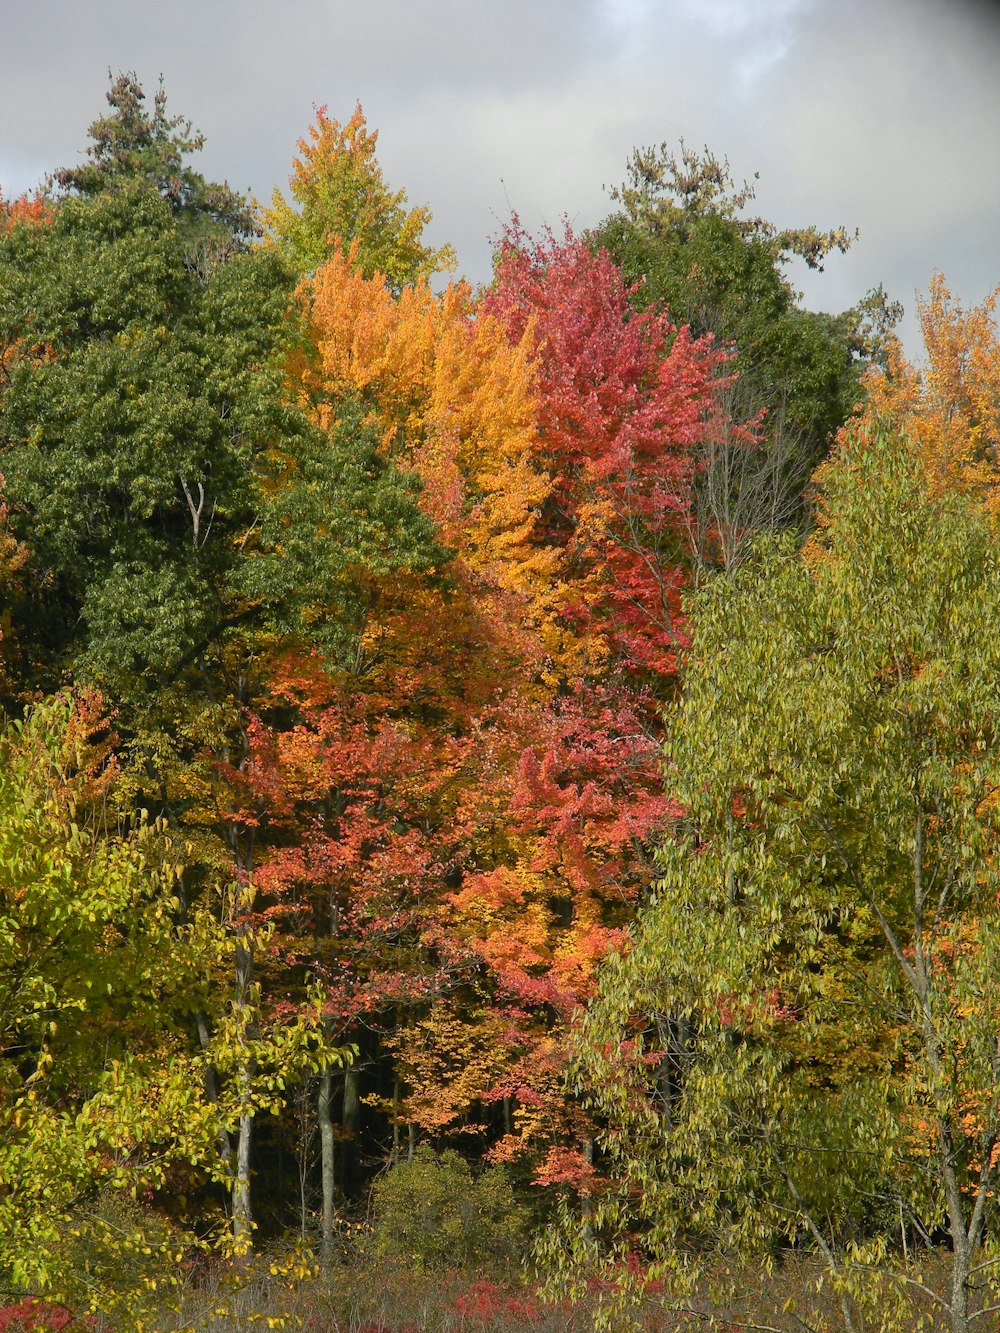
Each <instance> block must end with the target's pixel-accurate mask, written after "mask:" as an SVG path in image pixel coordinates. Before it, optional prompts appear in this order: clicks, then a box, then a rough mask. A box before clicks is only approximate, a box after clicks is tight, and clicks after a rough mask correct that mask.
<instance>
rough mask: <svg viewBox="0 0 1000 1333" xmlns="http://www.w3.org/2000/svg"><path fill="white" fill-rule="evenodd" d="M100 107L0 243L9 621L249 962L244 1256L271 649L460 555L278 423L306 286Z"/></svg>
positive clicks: (410, 504)
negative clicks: (101, 717)
mask: <svg viewBox="0 0 1000 1333" xmlns="http://www.w3.org/2000/svg"><path fill="white" fill-rule="evenodd" d="M109 100H110V101H111V104H112V109H113V114H112V115H111V116H110V117H107V118H105V119H104V120H101V121H98V122H96V123H95V125H94V126H93V127H92V134H93V136H94V140H95V144H94V147H93V149H92V150H91V157H92V159H93V161H92V163H91V164H90V165H89V166H88V167H87V168H82V169H81V172H82V173H83V174H74V173H62V177H61V179H63V184H64V189H65V194H64V196H63V197H62V198H61V199H60V201H59V202H58V206H57V207H56V208H55V210H54V216H53V218H52V220H51V222H50V223H49V224H47V225H44V226H35V225H32V224H31V223H30V221H16V222H15V224H14V225H13V226H12V227H10V228H9V229H8V230H6V231H5V232H4V233H3V235H2V236H0V330H2V338H3V342H4V344H5V345H11V346H13V345H16V346H17V348H18V355H17V357H16V358H10V359H9V361H8V363H7V365H6V367H5V369H4V380H3V383H2V385H0V466H2V469H3V471H4V474H5V478H6V495H7V502H8V505H9V510H10V529H11V533H12V535H13V536H14V537H15V538H18V537H21V538H23V543H24V546H25V548H26V550H27V553H28V564H27V565H26V566H25V570H26V573H25V577H30V578H33V579H34V581H35V586H36V587H37V589H38V597H37V599H36V600H35V602H34V603H33V604H32V605H31V606H30V607H28V606H26V604H25V603H24V601H23V599H16V598H14V597H13V594H12V596H11V603H10V607H9V609H10V611H11V614H12V615H13V616H14V621H15V623H14V629H15V631H18V633H19V643H20V645H21V646H22V648H23V649H24V651H25V652H27V651H28V650H29V648H30V651H31V655H32V657H33V658H34V660H35V662H36V663H37V671H36V674H35V677H34V679H32V680H31V681H30V682H28V683H29V684H30V685H33V686H36V687H37V686H41V687H42V688H43V689H45V688H51V687H52V686H53V685H54V684H56V683H58V682H59V681H60V680H61V679H62V678H63V676H64V675H66V674H71V675H72V676H73V677H74V678H75V679H77V680H80V681H85V682H87V683H89V684H92V685H96V686H98V687H99V688H101V689H102V690H103V691H104V692H105V693H106V694H107V695H108V697H110V698H112V699H113V700H114V701H115V703H116V704H117V705H118V709H119V724H120V726H121V729H122V731H123V733H124V737H125V742H126V749H127V752H128V764H127V768H128V772H127V773H126V775H125V778H124V779H123V783H122V784H121V785H120V788H119V791H120V799H121V800H122V801H126V800H127V798H128V796H129V795H131V798H132V800H133V802H134V804H135V806H137V807H138V806H145V807H146V808H149V809H151V810H154V811H156V812H157V813H158V814H160V815H162V816H163V817H164V818H165V819H166V820H167V821H168V823H169V825H170V828H171V830H172V831H173V834H174V836H175V837H176V838H177V839H178V840H180V841H184V840H187V841H190V842H191V843H192V845H193V847H194V851H193V853H192V854H191V855H190V856H189V857H187V858H186V859H187V860H189V861H190V862H192V865H191V867H190V870H189V872H188V873H187V874H186V875H185V877H184V881H183V883H182V885H181V887H182V888H183V896H184V899H185V902H187V903H190V904H195V903H196V902H197V901H198V900H199V897H204V898H205V900H208V901H212V902H213V903H214V907H215V913H216V917H217V919H218V920H219V921H220V922H221V923H224V924H225V925H226V926H227V928H228V930H229V933H230V937H231V938H232V940H233V941H234V951H233V955H232V961H233V964H234V969H235V970H234V974H233V977H232V979H231V991H230V994H231V999H232V1005H233V1009H232V1015H231V1020H230V1019H226V1020H225V1022H224V1021H223V1019H222V1017H221V1016H220V1017H219V1025H218V1031H217V1032H216V1037H215V1038H213V1036H212V1023H211V1022H210V1021H209V1020H210V1019H211V1014H210V1013H209V1012H207V1011H204V1012H202V1011H199V1013H198V1015H197V1016H196V1019H197V1027H198V1031H199V1035H200V1037H201V1039H202V1042H203V1044H204V1047H205V1051H206V1053H208V1054H211V1053H213V1052H214V1053H215V1054H217V1055H218V1057H219V1061H218V1062H217V1064H216V1066H215V1067H214V1070H213V1074H212V1078H213V1079H215V1081H216V1083H217V1087H216V1093H215V1095H218V1096H219V1097H224V1096H225V1092H226V1086H227V1085H234V1086H236V1087H238V1088H239V1089H241V1090H242V1091H241V1092H240V1094H239V1097H240V1100H241V1106H242V1110H241V1112H240V1114H239V1116H238V1121H239V1128H238V1132H237V1135H236V1142H237V1146H236V1151H235V1153H234V1154H233V1159H232V1174H233V1177H234V1181H235V1184H234V1210H233V1216H234V1224H235V1229H236V1231H237V1233H238V1238H240V1239H241V1240H242V1242H246V1241H247V1240H248V1238H249V1226H250V1222H249V1196H248V1188H249V1186H248V1180H249V1169H250V1168H249V1150H250V1140H251V1128H252V1124H253V1118H254V1115H255V1113H256V1109H257V1106H258V1099H257V1095H256V1092H255V1087H256V1086H257V1083H258V1081H259V1080H258V1078H257V1072H255V1071H256V1070H257V1069H258V1068H259V1071H260V1072H261V1074H262V1075H263V1073H264V1072H266V1069H267V1064H268V1060H269V1058H270V1057H269V1056H267V1054H266V1052H267V1050H268V1049H269V1047H270V1046H273V1045H274V1044H275V1043H279V1044H280V1042H281V1041H282V1040H283V1039H284V1038H283V1035H282V1028H281V1025H276V1026H275V1025H272V1026H271V1029H270V1031H266V1030H265V1028H266V1026H267V1025H266V1023H265V1024H263V1026H261V1023H262V1019H261V1015H263V1014H264V1013H265V1012H266V1005H264V1003H263V1000H262V997H261V993H260V988H259V985H258V979H257V978H256V976H255V962H256V959H257V951H258V942H259V940H260V938H261V937H260V935H259V932H257V931H256V930H255V928H254V924H253V916H252V903H253V886H252V871H253V868H254V854H255V843H256V839H257V824H258V819H257V817H256V814H255V812H253V811H251V810H245V809H243V808H242V807H241V800H240V796H239V794H238V788H239V785H240V781H241V773H242V770H243V768H244V766H245V764H246V762H247V757H248V753H249V746H248V742H247V722H248V709H249V706H250V704H251V702H252V701H253V699H254V698H255V695H256V693H257V692H258V691H259V690H260V689H261V685H262V680H263V677H264V675H265V674H266V672H265V668H266V664H267V662H268V660H269V657H270V656H271V655H273V654H274V653H275V652H277V651H279V650H280V649H281V647H282V646H287V645H289V644H290V643H294V644H296V645H298V646H305V647H306V648H309V647H316V648H319V649H321V650H322V651H324V652H326V653H327V654H330V655H333V654H336V653H338V652H341V653H344V652H346V650H347V648H349V647H350V646H351V643H352V635H353V636H354V638H356V636H357V634H358V633H359V632H360V630H361V628H363V622H364V615H365V610H366V604H367V599H368V596H369V592H368V588H367V586H366V580H367V579H370V578H371V577H372V576H373V575H374V574H382V575H384V574H387V573H390V572H392V571H398V570H408V569H421V570H424V569H429V568H432V567H433V566H435V565H436V564H437V563H439V562H442V561H444V560H445V559H446V552H444V551H443V550H442V549H441V547H440V546H438V545H437V544H436V543H435V542H434V540H433V527H432V524H431V522H430V520H429V519H427V518H426V517H424V516H423V515H422V514H421V513H420V511H419V509H418V508H417V505H416V484H415V482H414V480H413V478H411V477H407V476H404V475H402V474H401V473H399V472H398V471H397V470H396V469H395V467H394V466H393V465H392V463H391V461H389V460H388V459H386V458H385V457H384V456H383V455H382V454H381V453H380V452H379V450H378V449H377V447H376V440H375V436H374V434H373V432H372V431H371V429H370V428H368V427H367V426H365V425H364V424H363V423H362V421H361V419H360V416H359V414H358V412H357V411H356V410H355V409H354V408H353V407H352V406H351V404H349V403H343V404H340V405H338V412H337V413H336V414H331V417H332V425H331V428H330V430H329V431H324V430H321V429H319V427H318V426H316V425H315V424H314V423H313V422H312V421H311V420H310V419H309V418H308V417H307V416H306V415H305V414H304V413H303V412H302V411H301V410H300V409H299V407H298V406H296V405H295V404H294V403H292V402H290V401H289V399H290V395H289V394H288V393H287V392H286V384H285V377H286V364H287V358H288V354H289V348H290V344H291V343H292V342H293V340H294V337H295V326H294V324H293V322H292V316H291V314H290V293H291V287H292V283H293V281H294V276H293V275H292V274H291V273H290V272H289V270H288V269H287V268H286V266H285V263H284V261H283V260H282V258H281V257H280V255H279V254H278V253H277V252H276V251H275V250H274V249H264V248H257V249H249V248H248V247H247V245H246V244H245V241H246V232H245V229H244V230H243V231H241V230H240V229H239V228H240V226H241V225H242V224H240V223H239V221H238V218H237V219H236V220H234V218H233V217H232V216H230V215H229V213H228V212H227V210H226V209H224V208H222V207H221V206H219V205H218V198H219V190H220V189H222V188H223V187H214V186H211V185H209V184H207V183H206V182H204V181H203V179H202V178H201V177H200V176H199V175H198V174H197V173H195V172H193V171H191V170H190V169H189V168H187V167H186V166H183V165H178V163H183V159H184V158H185V156H186V155H187V154H188V153H189V152H190V151H192V150H193V149H194V148H196V147H198V146H199V143H200V141H199V140H198V139H197V138H195V139H192V138H191V137H190V135H189V132H188V130H187V129H186V128H179V126H181V122H179V121H178V120H175V119H168V118H167V117H166V113H165V109H164V104H163V101H162V94H161V96H160V97H158V98H157V103H156V113H155V115H154V117H153V118H152V120H151V121H150V120H148V119H147V118H145V117H144V114H143V113H142V110H141V93H140V92H138V91H137V90H136V88H135V87H134V85H133V84H132V83H131V82H130V81H129V80H125V81H124V83H123V81H121V80H119V81H118V83H116V84H115V85H113V87H112V90H111V93H110V94H109ZM164 164H166V165H164ZM178 173H179V174H178ZM177 182H179V184H178V183H177ZM24 612H27V615H25V617H24V620H23V622H18V620H17V617H18V615H19V614H23V613H24ZM234 882H235V883H236V884H237V886H238V888H237V889H236V890H235V891H234V890H232V887H231V886H232V884H233V883H234ZM299 980H301V978H299ZM300 993H301V991H300ZM304 1012H308V1005H307V1008H306V1011H304ZM227 1024H228V1026H227ZM234 1051H235V1052H236V1053H237V1058H236V1060H235V1063H234V1060H233V1058H232V1057H233V1052H234ZM240 1053H242V1055H240ZM213 1058H214V1057H213ZM216 1076H217V1077H216ZM222 1147H223V1156H224V1158H225V1157H226V1156H227V1154H228V1152H229V1149H228V1147H227V1146H226V1144H225V1142H224V1143H223V1145H222Z"/></svg>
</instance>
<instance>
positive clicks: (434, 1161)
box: [370, 1148, 525, 1269]
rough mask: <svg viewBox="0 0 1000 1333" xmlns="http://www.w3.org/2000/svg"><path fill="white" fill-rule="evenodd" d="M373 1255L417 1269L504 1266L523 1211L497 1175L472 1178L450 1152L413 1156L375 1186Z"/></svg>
mask: <svg viewBox="0 0 1000 1333" xmlns="http://www.w3.org/2000/svg"><path fill="white" fill-rule="evenodd" d="M373 1212H374V1230H373V1233H372V1239H371V1242H370V1244H371V1249H372V1253H373V1255H374V1257H375V1258H376V1259H391V1260H401V1261H405V1262H406V1263H407V1264H411V1265H413V1266H414V1267H416V1268H435V1269H440V1268H452V1267H458V1266H461V1265H470V1266H473V1267H475V1268H477V1269H482V1267H483V1266H484V1265H491V1264H492V1265H496V1264H500V1265H504V1264H508V1265H509V1264H510V1263H511V1262H512V1261H516V1260H517V1258H518V1257H519V1255H520V1253H521V1250H522V1247H523V1242H524V1232H525V1219H524V1213H523V1210H522V1209H521V1208H520V1207H519V1205H518V1204H517V1201H516V1200H515V1198H514V1191H513V1189H512V1187H511V1183H510V1179H509V1178H508V1176H507V1173H506V1171H504V1169H503V1167H499V1166H492V1167H489V1168H488V1169H487V1170H486V1171H484V1172H483V1173H482V1174H481V1175H480V1176H478V1177H475V1178H474V1177H473V1175H472V1172H471V1170H470V1169H469V1164H468V1162H466V1161H465V1160H464V1159H463V1158H461V1157H460V1156H459V1155H458V1153H457V1152H453V1151H451V1150H450V1149H449V1150H448V1151H446V1152H443V1153H441V1154H437V1153H434V1152H432V1151H431V1149H430V1148H418V1149H417V1151H416V1152H415V1153H414V1155H413V1160H412V1161H410V1162H401V1163H400V1164H399V1165H398V1166H394V1167H393V1168H392V1169H391V1170H390V1171H388V1172H387V1173H386V1174H385V1175H384V1176H382V1177H381V1178H380V1179H379V1180H377V1181H376V1182H375V1188H374V1192H373Z"/></svg>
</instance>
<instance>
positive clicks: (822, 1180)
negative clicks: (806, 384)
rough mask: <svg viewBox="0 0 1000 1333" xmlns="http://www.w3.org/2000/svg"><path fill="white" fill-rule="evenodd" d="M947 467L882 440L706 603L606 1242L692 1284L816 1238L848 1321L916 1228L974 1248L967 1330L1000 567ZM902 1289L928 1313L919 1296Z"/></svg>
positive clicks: (591, 1051) (630, 963)
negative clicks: (945, 479) (694, 1250)
mask: <svg viewBox="0 0 1000 1333" xmlns="http://www.w3.org/2000/svg"><path fill="white" fill-rule="evenodd" d="M931 481H932V477H931V475H930V473H929V471H928V469H927V467H926V465H925V464H924V463H923V462H922V461H921V459H920V457H919V452H918V451H917V450H916V449H914V448H913V447H909V446H908V444H907V441H906V440H905V438H901V437H900V436H899V435H898V434H896V433H895V432H893V431H891V430H882V431H875V432H872V431H868V430H865V429H863V428H858V429H856V430H855V431H853V432H851V433H849V434H847V435H846V436H845V438H844V439H843V441H842V443H841V445H840V448H839V451H838V454H837V456H836V458H835V460H834V461H833V462H832V463H831V464H830V465H829V466H828V467H827V468H826V469H825V471H824V473H823V490H822V498H821V505H820V516H821V527H820V529H819V532H818V534H817V537H816V539H815V540H814V542H813V543H812V544H811V545H810V547H809V548H808V549H807V551H806V552H805V553H804V554H797V553H795V552H794V550H792V549H789V547H788V545H787V544H785V545H784V546H783V547H782V546H780V545H779V546H777V547H772V548H770V549H768V550H767V551H766V552H764V551H762V552H761V553H760V558H759V559H758V560H757V561H756V562H755V565H754V568H753V570H747V571H745V572H744V573H743V574H742V575H741V576H740V577H739V578H737V579H736V580H735V581H734V582H732V583H730V582H729V581H722V580H720V581H719V582H718V583H717V584H716V585H715V586H714V587H712V588H711V589H709V590H708V591H707V592H706V593H705V594H704V595H703V596H702V597H701V598H700V599H699V601H698V604H697V608H696V612H697V614H696V616H695V623H696V630H695V633H694V637H693V643H692V648H691V654H690V659H689V666H688V670H687V672H686V675H685V690H684V695H683V698H682V700H681V701H680V702H679V703H678V704H677V705H676V707H675V708H674V709H673V710H672V712H671V715H670V717H669V719H668V736H669V740H668V746H667V754H668V764H669V773H670V782H671V787H672V789H673V790H674V791H675V792H676V794H677V796H678V798H679V799H680V800H681V802H682V803H683V805H684V807H685V814H684V817H683V820H681V821H679V822H678V825H677V829H676V837H675V839H674V840H673V841H671V842H670V843H668V844H667V845H666V846H665V848H664V851H663V878H662V879H661V881H660V883H659V885H658V887H657V894H656V897H655V899H654V900H653V901H651V902H650V904H649V905H648V906H647V907H646V908H645V909H644V910H643V911H642V912H641V913H640V916H639V920H638V922H637V925H636V928H635V939H634V944H633V947H632V949H631V950H630V952H629V953H628V954H627V955H625V956H622V957H619V958H618V959H616V960H614V961H613V963H612V964H611V966H610V967H609V968H608V970H607V972H606V975H605V977H604V979H603V984H602V987H601V993H600V995H599V997H598V999H597V1001H596V1002H595V1004H594V1005H593V1006H592V1008H591V1011H590V1013H589V1014H588V1017H587V1019H586V1022H585V1025H584V1028H583V1030H582V1034H581V1046H580V1058H581V1065H580V1069H581V1078H583V1079H584V1080H585V1086H586V1087H589V1088H593V1093H592V1097H593V1100H594V1103H595V1105H596V1107H597V1109H598V1110H599V1111H600V1112H601V1113H603V1114H604V1115H606V1116H607V1117H608V1130H607V1133H606V1135H605V1137H604V1141H603V1142H604V1147H605V1151H606V1152H607V1153H608V1155H609V1159H610V1163H611V1166H612V1169H613V1171H614V1174H615V1176H616V1179H617V1181H618V1182H619V1185H620V1189H616V1190H615V1191H613V1192H612V1193H611V1194H609V1195H608V1196H607V1197H606V1198H598V1199H597V1200H596V1202H595V1210H594V1217H593V1223H592V1226H593V1230H592V1232H589V1233H588V1234H584V1233H581V1232H579V1230H578V1231H577V1236H576V1241H575V1243H576V1244H577V1245H578V1246H580V1247H582V1249H581V1253H582V1251H583V1250H587V1249H589V1248H590V1247H591V1246H592V1245H593V1244H594V1241H593V1240H591V1239H590V1237H591V1236H592V1237H594V1238H596V1237H599V1236H601V1235H602V1233H604V1230H605V1228H608V1229H609V1234H612V1235H613V1234H615V1232H616V1229H617V1228H620V1227H631V1226H635V1225H636V1224H638V1226H639V1228H640V1237H641V1240H640V1243H641V1244H642V1245H644V1246H645V1247H647V1248H648V1249H649V1251H650V1252H651V1253H652V1255H653V1256H654V1257H655V1259H656V1261H657V1263H658V1265H660V1266H662V1268H663V1269H664V1270H665V1271H673V1272H676V1271H677V1265H678V1264H680V1263H682V1262H683V1259H682V1256H683V1255H684V1253H685V1247H686V1246H687V1245H689V1244H691V1243H695V1244H698V1243H702V1244H703V1243H704V1242H705V1241H707V1240H711V1241H712V1243H713V1244H719V1245H722V1246H734V1247H738V1248H740V1249H742V1250H744V1251H746V1250H753V1249H758V1248H765V1249H766V1247H767V1246H768V1245H769V1244H771V1243H773V1242H774V1241H775V1240H776V1239H778V1238H780V1237H784V1238H785V1239H786V1240H788V1241H801V1242H802V1243H805V1244H811V1245H813V1246H815V1248H816V1249H817V1251H818V1252H819V1253H820V1254H821V1255H822V1256H823V1257H824V1259H825V1260H826V1262H827V1264H828V1266H829V1268H830V1270H831V1277H832V1280H833V1283H834V1286H835V1289H836V1290H837V1291H838V1292H839V1293H840V1296H841V1300H842V1305H843V1311H844V1318H845V1322H846V1323H847V1326H848V1327H854V1326H858V1327H860V1326H861V1320H862V1319H863V1317H864V1315H863V1311H864V1309H865V1306H866V1305H868V1310H867V1315H868V1317H869V1318H876V1316H875V1315H873V1313H872V1306H871V1301H870V1299H869V1298H870V1296H871V1290H870V1288H869V1287H868V1286H866V1284H865V1280H864V1279H865V1275H866V1273H867V1272H869V1271H876V1272H877V1270H878V1268H879V1267H880V1265H881V1264H882V1262H883V1260H884V1257H885V1255H886V1250H887V1246H888V1245H890V1244H891V1239H892V1236H893V1234H896V1235H898V1234H899V1229H900V1226H901V1225H902V1226H903V1228H904V1235H905V1233H906V1231H907V1230H910V1229H912V1231H913V1233H914V1234H916V1235H917V1236H920V1237H924V1238H927V1237H930V1236H932V1235H934V1234H940V1233H941V1232H946V1233H947V1234H948V1235H949V1237H950V1242H951V1245H952V1249H953V1259H952V1270H951V1275H952V1279H953V1283H952V1287H953V1289H952V1291H951V1292H950V1293H949V1295H948V1297H947V1298H946V1299H945V1300H944V1301H943V1302H942V1305H943V1306H944V1308H946V1309H948V1310H949V1312H950V1317H951V1321H952V1327H953V1328H954V1329H962V1330H964V1329H965V1328H966V1327H967V1323H966V1322H965V1321H966V1309H967V1302H968V1296H969V1291H970V1288H971V1287H972V1286H973V1285H974V1284H975V1283H977V1282H979V1281H981V1280H984V1278H985V1280H987V1281H989V1276H988V1271H989V1270H988V1267H987V1269H983V1268H982V1267H976V1265H977V1264H981V1262H982V1255H981V1254H980V1247H981V1246H987V1247H989V1246H990V1245H991V1244H992V1236H993V1233H992V1229H991V1226H990V1219H991V1217H992V1213H993V1206H994V1205H993V1195H994V1187H995V1174H996V1170H997V1166H998V1162H997V1155H996V1153H995V1151H994V1150H995V1145H996V1143H997V1140H998V1134H1000V1106H998V1100H997V1091H996V1089H997V1070H996V1058H997V1054H996V1040H995V1028H996V1015H997V1005H998V1002H1000V994H998V993H997V986H996V977H995V967H994V964H993V946H992V944H991V941H992V940H993V939H995V933H996V931H997V929H998V926H1000V922H998V920H997V882H996V873H995V866H994V858H995V846H996V836H997V806H996V795H995V794H996V791H997V789H998V782H997V779H998V769H997V762H998V750H997V724H998V721H1000V694H998V691H997V681H998V679H1000V676H998V673H997V668H998V665H1000V663H996V662H994V656H995V654H994V650H993V647H992V643H985V642H984V641H983V637H982V625H983V624H984V622H985V623H991V622H992V620H993V619H994V618H995V617H996V616H997V615H1000V562H998V558H997V550H996V547H995V545H994V543H993V542H992V540H991V537H990V533H989V529H988V527H987V525H986V523H985V521H984V520H983V518H982V517H981V516H980V515H979V514H978V513H977V512H976V510H975V508H974V507H973V506H972V504H971V503H970V502H969V501H968V500H967V499H965V498H964V497H962V496H959V495H955V494H946V495H938V494H935V491H934V488H933V486H932V485H931ZM901 1218H902V1223H901V1221H900V1219H901ZM619 1234H621V1236H622V1242H621V1243H627V1241H626V1239H625V1236H626V1233H624V1232H622V1233H619ZM990 1253H991V1252H990V1250H989V1248H987V1251H986V1254H987V1259H988V1256H989V1255H990ZM977 1255H978V1256H979V1258H978V1259H977V1257H976V1256H977ZM976 1274H978V1276H976ZM906 1280H911V1281H913V1282H914V1283H915V1284H916V1286H917V1287H918V1288H919V1287H920V1285H921V1268H920V1266H919V1264H918V1265H917V1266H916V1267H915V1268H914V1270H912V1272H911V1273H909V1274H907V1275H906ZM878 1304H880V1305H881V1306H882V1311H881V1314H879V1315H878V1316H877V1321H876V1325H875V1326H878V1327H890V1326H893V1327H894V1326H896V1325H895V1324H894V1322H893V1321H894V1320H896V1321H900V1320H903V1319H904V1318H905V1311H906V1309H907V1308H908V1301H907V1299H906V1298H905V1295H904V1291H903V1289H902V1287H901V1288H900V1291H899V1292H898V1293H897V1294H896V1296H895V1298H894V1300H893V1302H892V1304H891V1308H890V1307H888V1306H886V1305H885V1302H884V1301H883V1300H880V1301H879V1302H878ZM852 1321H853V1322H852ZM878 1321H881V1322H878Z"/></svg>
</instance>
